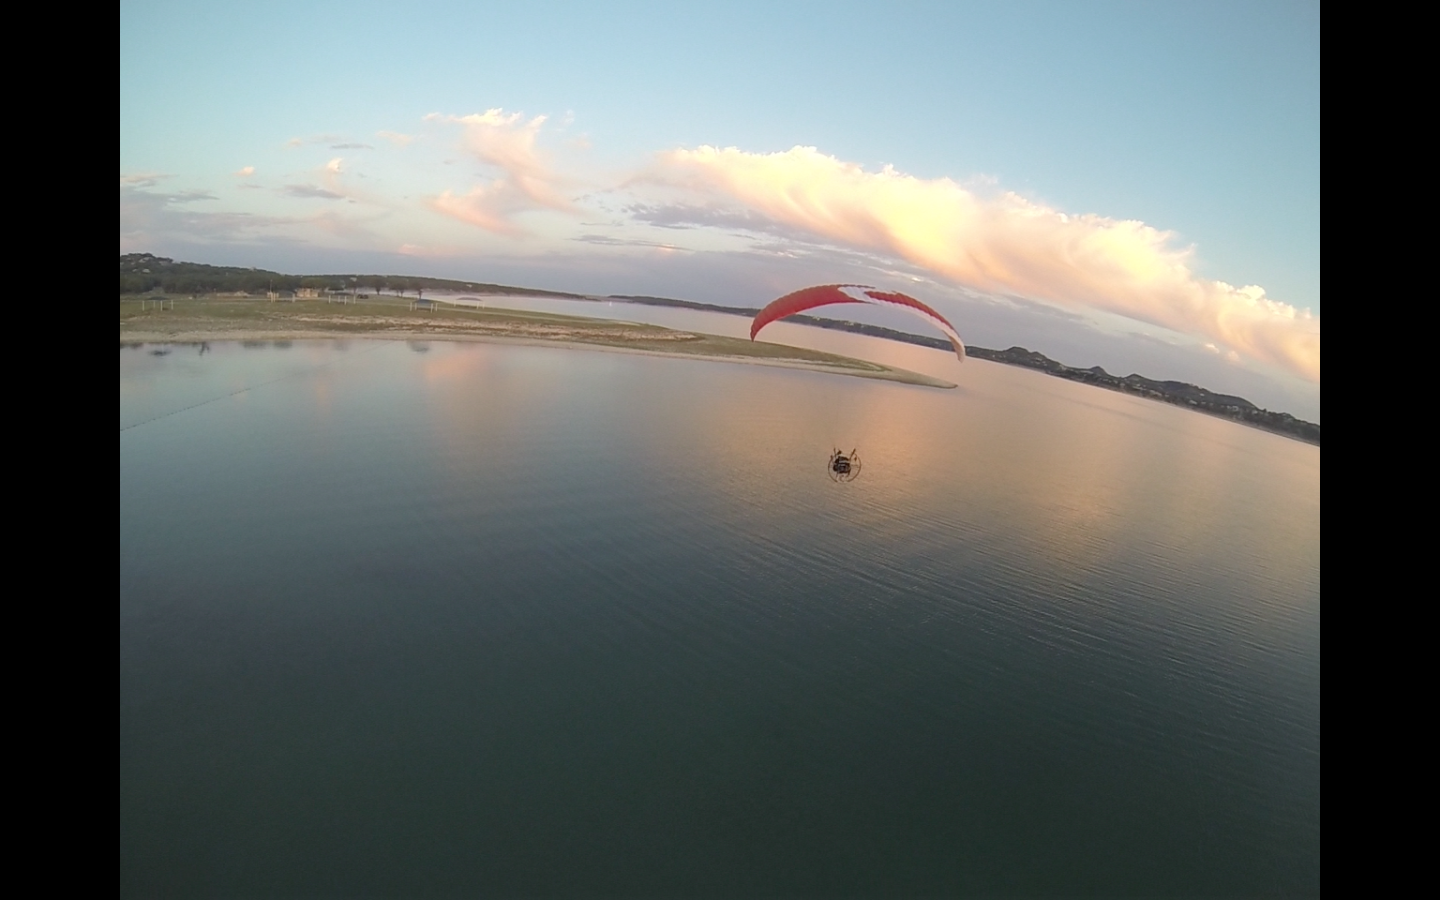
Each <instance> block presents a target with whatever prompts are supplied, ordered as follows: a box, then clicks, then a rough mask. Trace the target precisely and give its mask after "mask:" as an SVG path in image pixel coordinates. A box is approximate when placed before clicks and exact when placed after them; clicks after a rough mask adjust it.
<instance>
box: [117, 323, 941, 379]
mask: <svg viewBox="0 0 1440 900" xmlns="http://www.w3.org/2000/svg"><path fill="white" fill-rule="evenodd" d="M601 321H607V320H601ZM617 324H618V323H617ZM697 336H698V337H701V338H711V339H719V340H735V339H730V338H724V339H722V338H719V337H718V336H717V335H697ZM315 340H319V341H326V340H329V341H335V340H343V341H353V340H365V341H395V342H400V341H448V342H453V343H477V344H506V345H510V346H520V347H557V348H560V349H566V350H598V351H601V352H607V353H626V354H630V355H634V356H650V357H659V358H664V359H695V360H701V361H704V362H720V363H741V364H744V365H754V366H769V367H771V368H777V369H799V370H802V371H807V372H819V373H822V374H828V375H849V376H851V377H855V378H870V379H874V380H878V381H891V382H896V383H899V384H910V385H915V386H918V387H932V388H941V389H945V390H950V389H954V388H957V387H959V385H956V384H953V383H951V382H948V381H944V380H941V379H939V378H932V377H931V376H929V375H922V374H920V373H919V372H911V371H909V370H907V369H898V368H895V367H893V366H882V365H880V364H878V363H867V362H864V361H863V360H851V359H849V358H848V357H836V359H837V362H836V363H828V362H827V361H825V360H819V359H809V360H807V359H796V358H787V357H783V356H754V355H741V354H727V353H703V352H701V353H693V352H686V351H679V350H674V351H665V350H655V349H651V348H648V347H637V346H631V345H628V344H625V343H606V342H601V341H583V340H555V339H548V338H540V337H521V336H511V335H503V334H484V333H474V332H468V333H467V332H463V331H458V330H456V331H447V330H434V331H426V330H421V331H321V330H308V329H273V330H272V329H263V330H262V329H254V330H250V329H244V330H240V329H234V330H232V329H219V330H213V331H211V330H202V329H195V330H184V331H174V332H162V331H153V332H151V331H135V332H130V333H125V332H123V331H122V333H121V335H120V346H121V347H127V346H145V345H147V344H167V345H168V344H186V345H194V344H202V343H217V344H218V343H226V342H231V343H239V342H242V341H315ZM840 360H843V361H844V362H840Z"/></svg>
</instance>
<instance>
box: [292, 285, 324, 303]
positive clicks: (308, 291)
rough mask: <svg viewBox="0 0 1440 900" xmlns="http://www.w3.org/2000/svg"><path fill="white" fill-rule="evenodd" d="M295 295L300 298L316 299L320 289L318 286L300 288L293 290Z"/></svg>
mask: <svg viewBox="0 0 1440 900" xmlns="http://www.w3.org/2000/svg"><path fill="white" fill-rule="evenodd" d="M295 296H296V297H298V298H299V299H301V300H318V299H319V297H320V290H319V289H318V288H300V289H299V290H298V291H296V292H295Z"/></svg>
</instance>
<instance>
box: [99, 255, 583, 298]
mask: <svg viewBox="0 0 1440 900" xmlns="http://www.w3.org/2000/svg"><path fill="white" fill-rule="evenodd" d="M300 288H315V289H317V290H321V291H327V290H328V291H344V292H346V293H351V292H355V293H362V294H363V293H374V294H380V293H390V294H400V295H404V294H412V293H415V292H416V291H422V290H423V291H460V292H465V291H469V292H473V293H476V294H521V295H530V296H536V297H576V298H578V297H580V295H579V294H566V293H561V292H558V291H543V290H536V289H535V288H521V287H511V286H508V285H503V284H489V283H485V282H477V281H455V280H453V279H448V278H428V277H425V276H422V275H358V274H356V275H285V274H282V273H280V272H271V271H269V270H267V269H249V268H243V267H238V266H209V265H205V264H204V263H190V262H176V261H175V260H173V259H169V258H168V257H164V256H156V255H154V254H152V253H126V254H122V255H121V256H120V293H121V294H145V293H149V292H152V291H158V292H161V293H166V294H233V293H242V292H243V293H246V294H262V295H263V294H264V293H265V292H266V291H295V290H299V289H300Z"/></svg>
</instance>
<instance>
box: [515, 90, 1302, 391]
mask: <svg viewBox="0 0 1440 900" xmlns="http://www.w3.org/2000/svg"><path fill="white" fill-rule="evenodd" d="M492 112H493V111H492ZM644 180H648V181H652V182H659V183H663V184H667V185H670V186H672V187H676V188H680V189H682V190H684V191H686V192H688V193H690V194H691V195H696V196H700V197H703V198H707V199H708V200H710V201H712V202H713V201H714V200H716V199H719V198H723V199H724V200H727V201H729V202H731V203H733V204H737V205H738V206H740V207H741V208H743V209H748V210H750V211H752V212H755V213H759V214H760V215H763V216H764V217H766V218H768V219H770V220H771V221H773V222H775V223H778V224H781V225H785V226H789V227H791V228H797V229H801V230H803V231H805V232H808V233H809V234H812V235H815V236H817V237H819V238H821V239H823V240H826V241H830V242H834V243H837V244H840V245H844V246H849V247H853V248H859V249H867V250H876V251H881V252H886V253H891V254H894V255H896V256H899V257H901V258H903V259H906V260H908V261H910V262H912V263H914V264H916V265H918V266H921V267H922V268H924V269H926V270H928V271H930V272H933V273H936V274H938V275H941V276H944V277H945V278H947V279H949V280H951V281H954V282H956V283H958V284H961V285H964V286H968V287H971V288H976V289H979V290H984V291H991V292H997V293H1013V294H1017V295H1020V296H1023V297H1028V298H1032V299H1038V300H1043V301H1047V302H1050V303H1055V304H1060V305H1064V306H1070V307H1072V308H1073V307H1081V308H1090V309H1095V310H1100V311H1104V312H1108V313H1114V314H1118V315H1122V316H1126V317H1128V318H1132V319H1136V320H1139V321H1142V322H1149V323H1151V324H1155V325H1159V326H1162V327H1165V328H1169V329H1172V330H1174V331H1177V332H1180V333H1184V334H1189V335H1193V336H1196V337H1200V338H1205V339H1209V340H1210V341H1211V342H1213V343H1217V344H1220V345H1224V346H1227V347H1230V348H1234V349H1232V350H1230V351H1229V352H1231V353H1234V352H1236V351H1237V350H1238V351H1240V352H1243V353H1244V355H1246V356H1248V357H1250V358H1252V359H1257V360H1260V361H1262V362H1265V363H1269V364H1273V365H1278V366H1281V367H1283V368H1285V369H1288V370H1290V371H1292V372H1294V373H1297V374H1299V375H1301V376H1302V377H1305V378H1307V379H1309V380H1311V381H1316V382H1318V381H1319V379H1320V321H1319V319H1318V317H1314V316H1312V314H1311V313H1310V311H1309V310H1300V309H1296V308H1295V307H1293V306H1290V305H1288V304H1284V303H1279V302H1277V301H1274V300H1271V299H1269V298H1268V297H1267V296H1266V295H1265V291H1264V290H1263V289H1261V288H1259V287H1256V286H1253V285H1252V286H1246V287H1239V288H1237V287H1233V286H1231V285H1228V284H1225V283H1223V282H1219V281H1207V280H1205V279H1201V278H1198V277H1196V276H1195V275H1194V273H1193V272H1191V270H1190V267H1189V264H1190V260H1191V257H1192V250H1191V249H1190V248H1177V247H1175V246H1174V245H1173V242H1174V235H1172V234H1171V233H1169V232H1164V231H1159V230H1157V229H1155V228H1152V227H1150V226H1149V225H1146V224H1145V223H1143V222H1137V221H1122V220H1116V219H1109V218H1105V217H1103V216H1098V215H1092V214H1082V215H1069V214H1066V213H1062V212H1060V211H1058V210H1055V209H1051V208H1049V207H1046V206H1043V205H1041V204H1038V203H1035V202H1033V201H1030V200H1027V199H1025V198H1023V197H1021V196H1019V195H1017V194H1014V193H1008V192H1001V193H996V194H994V195H993V196H981V195H979V194H977V193H975V192H973V191H972V190H970V189H968V188H966V187H964V186H962V185H960V184H959V183H957V182H955V181H952V180H950V179H948V178H939V179H932V180H924V179H919V178H915V177H913V176H910V175H906V174H903V173H901V172H897V171H895V170H894V169H893V168H891V167H888V166H887V167H886V168H884V169H883V170H881V171H879V172H866V171H865V170H863V169H862V168H861V167H860V166H858V165H855V164H853V163H846V162H843V161H841V160H838V159H836V158H834V157H832V156H826V155H824V154H821V153H820V152H819V151H817V150H816V149H815V148H813V147H796V148H794V149H792V150H789V151H787V152H784V153H770V154H759V153H746V152H743V151H741V150H738V149H736V148H733V147H732V148H728V149H723V150H722V149H719V148H715V147H700V148H698V149H695V150H686V149H680V150H674V151H670V152H667V153H662V154H660V155H659V156H658V158H657V160H656V162H655V164H654V166H653V167H652V168H651V169H650V170H649V171H648V172H647V173H646V175H645V176H644Z"/></svg>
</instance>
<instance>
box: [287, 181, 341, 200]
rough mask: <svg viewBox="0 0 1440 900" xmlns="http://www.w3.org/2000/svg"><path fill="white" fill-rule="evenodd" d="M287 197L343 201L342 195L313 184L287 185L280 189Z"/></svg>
mask: <svg viewBox="0 0 1440 900" xmlns="http://www.w3.org/2000/svg"><path fill="white" fill-rule="evenodd" d="M280 190H281V192H282V193H284V194H285V195H286V196H287V197H299V198H301V199H303V200H344V199H345V195H344V194H338V193H336V192H335V191H332V190H327V189H326V188H323V187H318V186H316V185H313V184H287V185H285V186H284V187H283V188H281V189H280Z"/></svg>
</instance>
